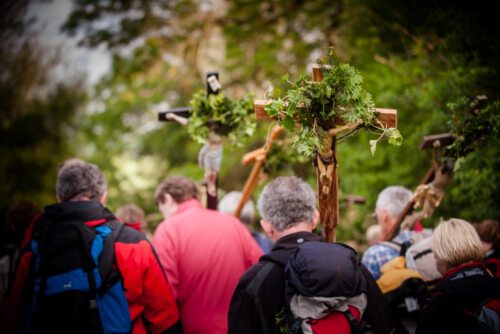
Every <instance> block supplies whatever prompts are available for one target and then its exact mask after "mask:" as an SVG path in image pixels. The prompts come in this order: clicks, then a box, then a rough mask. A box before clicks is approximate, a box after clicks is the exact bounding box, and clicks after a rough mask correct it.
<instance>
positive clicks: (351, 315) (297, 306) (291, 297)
mask: <svg viewBox="0 0 500 334" xmlns="http://www.w3.org/2000/svg"><path fill="white" fill-rule="evenodd" d="M324 248H326V249H324ZM325 250H326V252H324V251H325ZM311 253H313V254H315V255H314V256H312V255H311ZM302 256H304V257H302ZM322 256H323V257H325V256H326V257H328V258H329V259H330V260H333V261H334V262H335V261H337V260H338V261H337V262H339V266H340V267H339V266H337V267H335V266H334V267H330V269H332V270H328V268H325V267H324V266H321V267H320V266H316V269H317V270H314V272H315V273H314V274H313V275H314V276H315V277H316V278H320V277H318V275H317V274H319V276H323V277H322V278H325V279H324V280H322V282H323V283H325V281H326V280H328V281H329V282H330V283H329V284H328V285H329V286H324V285H321V284H319V285H318V286H314V287H312V286H309V288H312V289H311V290H310V291H305V290H308V288H307V287H305V286H299V285H298V284H297V280H300V279H302V280H303V281H311V280H308V279H307V278H305V277H300V276H301V275H302V274H304V273H305V272H309V273H312V272H311V271H310V269H311V268H305V267H304V265H305V262H309V263H313V262H314V260H315V258H316V259H317V258H318V257H320V258H321V257H322ZM304 258H308V260H307V261H305V262H304ZM261 260H262V261H267V262H268V263H267V264H266V265H265V266H264V267H263V268H262V269H261V270H260V271H259V273H258V274H257V275H256V277H255V278H254V280H253V281H252V283H251V291H254V293H253V295H254V297H256V296H257V291H258V289H259V287H260V285H261V284H262V282H263V281H264V280H265V277H266V276H267V273H268V272H269V271H270V270H271V269H272V266H274V265H278V266H279V267H281V268H283V269H284V272H285V280H286V282H285V287H286V288H285V299H286V305H285V309H284V312H283V317H282V319H281V324H280V327H282V328H283V329H284V330H285V331H286V333H297V334H298V333H304V334H308V333H315V334H321V333H362V332H367V331H369V325H368V323H367V322H366V321H364V319H363V312H364V311H365V309H366V307H367V295H366V293H364V292H361V291H358V292H357V293H356V294H353V293H352V292H353V291H354V290H365V289H366V286H365V285H366V284H365V282H364V278H363V277H364V276H363V273H362V272H361V270H359V267H357V266H360V265H361V264H360V263H359V259H358V258H357V256H356V253H355V251H354V250H352V249H351V248H350V247H348V246H345V245H342V244H332V243H324V242H316V241H310V242H305V243H303V244H301V245H299V247H298V248H297V249H296V250H295V251H293V252H292V253H291V252H290V251H288V250H277V251H273V252H272V253H270V254H267V255H264V256H263V257H262V258H261ZM349 261H351V262H350V266H349V263H348V262H349ZM340 262H342V265H340ZM313 266H315V265H314V264H313ZM322 272H323V273H324V275H322V274H321V273H322ZM333 272H335V274H336V276H332V275H331V274H332V273H333ZM347 272H350V273H349V274H346V273H347ZM347 276H348V277H347ZM334 277H335V278H338V279H337V280H335V279H334ZM316 288H319V289H316ZM313 291H316V292H317V294H312V293H313ZM256 304H257V307H258V304H259V303H258V301H257V302H256ZM258 308H259V307H258ZM260 313H261V312H260ZM260 317H261V323H263V325H265V323H266V321H265V317H264V315H263V314H262V313H261V316H260ZM263 332H264V333H267V332H269V329H266V328H263Z"/></svg>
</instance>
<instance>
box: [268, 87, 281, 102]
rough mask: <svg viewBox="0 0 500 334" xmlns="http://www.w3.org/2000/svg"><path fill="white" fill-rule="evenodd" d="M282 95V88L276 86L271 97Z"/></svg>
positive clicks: (275, 97)
mask: <svg viewBox="0 0 500 334" xmlns="http://www.w3.org/2000/svg"><path fill="white" fill-rule="evenodd" d="M280 96H281V89H279V88H278V87H274V88H273V90H272V92H271V94H270V97H271V98H273V99H277V98H279V97H280Z"/></svg>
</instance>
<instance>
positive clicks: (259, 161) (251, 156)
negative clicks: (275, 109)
mask: <svg viewBox="0 0 500 334" xmlns="http://www.w3.org/2000/svg"><path fill="white" fill-rule="evenodd" d="M280 132H281V127H279V126H275V127H274V128H273V129H272V131H271V134H270V135H269V138H268V140H267V142H266V145H265V147H264V149H258V150H255V151H252V152H250V153H247V154H245V156H244V157H243V163H245V164H246V163H248V162H251V161H255V164H254V165H253V168H252V172H251V173H250V175H249V176H248V179H247V180H246V182H245V186H244V187H243V195H242V196H241V198H240V201H239V203H238V206H237V207H236V210H235V211H234V216H235V217H238V218H239V217H240V215H241V210H243V207H244V206H245V203H246V202H247V201H248V200H249V199H250V196H252V193H253V191H254V190H255V188H256V187H257V183H258V181H259V175H260V171H261V169H262V167H263V166H264V162H265V161H266V154H267V152H268V151H269V150H270V148H271V145H272V144H273V142H274V141H275V140H276V138H278V135H279V134H280Z"/></svg>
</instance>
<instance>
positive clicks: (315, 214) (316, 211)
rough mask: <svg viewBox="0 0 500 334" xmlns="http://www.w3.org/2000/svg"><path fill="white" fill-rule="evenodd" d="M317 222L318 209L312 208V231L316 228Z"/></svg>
mask: <svg viewBox="0 0 500 334" xmlns="http://www.w3.org/2000/svg"><path fill="white" fill-rule="evenodd" d="M318 223H319V211H318V210H314V216H313V220H312V224H311V226H312V230H313V231H314V230H315V229H316V227H318Z"/></svg>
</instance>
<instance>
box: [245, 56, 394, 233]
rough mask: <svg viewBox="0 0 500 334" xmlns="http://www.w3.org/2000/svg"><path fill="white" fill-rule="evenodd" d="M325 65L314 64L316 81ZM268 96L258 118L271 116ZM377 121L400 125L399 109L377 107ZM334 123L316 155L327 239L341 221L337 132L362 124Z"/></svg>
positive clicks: (258, 102) (257, 105) (257, 109)
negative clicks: (267, 105) (398, 120)
mask: <svg viewBox="0 0 500 334" xmlns="http://www.w3.org/2000/svg"><path fill="white" fill-rule="evenodd" d="M321 69H322V67H321V66H320V65H313V68H312V78H313V81H316V82H319V81H321V80H323V73H322V72H321ZM270 102H271V101H268V100H256V101H255V102H254V110H255V115H256V118H257V119H258V120H266V119H268V120H269V119H272V118H271V117H270V116H269V115H267V113H266V111H265V109H264V108H265V106H266V104H268V103H270ZM375 112H376V113H377V119H378V121H379V122H380V123H381V124H382V125H383V126H385V127H387V128H397V110H395V109H381V108H376V109H375ZM334 124H335V125H336V126H338V125H340V127H336V128H335V127H334V128H332V129H325V130H327V131H328V134H329V136H327V138H326V141H325V145H324V147H326V148H327V149H326V150H324V151H318V153H317V155H316V157H315V166H316V168H317V184H318V202H319V214H320V221H321V225H322V226H323V237H324V239H325V241H327V242H334V241H335V227H336V226H337V225H338V223H339V188H338V159H337V143H336V135H337V134H339V133H340V132H342V131H345V130H349V129H353V128H356V127H359V126H361V124H359V123H357V124H346V123H345V122H344V121H342V120H341V119H335V120H334Z"/></svg>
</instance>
